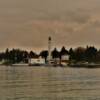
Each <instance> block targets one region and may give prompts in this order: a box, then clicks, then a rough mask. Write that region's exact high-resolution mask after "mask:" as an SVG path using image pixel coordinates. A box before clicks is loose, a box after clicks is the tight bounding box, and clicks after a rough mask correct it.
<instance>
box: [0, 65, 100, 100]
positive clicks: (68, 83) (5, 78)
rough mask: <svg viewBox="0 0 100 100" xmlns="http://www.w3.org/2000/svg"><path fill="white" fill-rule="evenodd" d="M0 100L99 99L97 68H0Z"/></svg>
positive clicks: (99, 84)
mask: <svg viewBox="0 0 100 100" xmlns="http://www.w3.org/2000/svg"><path fill="white" fill-rule="evenodd" d="M0 100H100V69H85V68H80V69H77V68H60V67H57V68H53V67H51V68H50V67H48V68H47V67H20V66H19V67H10V66H9V67H5V66H0Z"/></svg>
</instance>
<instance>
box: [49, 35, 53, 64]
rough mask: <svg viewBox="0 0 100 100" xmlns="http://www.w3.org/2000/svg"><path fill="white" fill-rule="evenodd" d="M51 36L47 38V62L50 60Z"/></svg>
mask: <svg viewBox="0 0 100 100" xmlns="http://www.w3.org/2000/svg"><path fill="white" fill-rule="evenodd" d="M51 40H52V39H51V37H49V38H48V53H49V55H48V63H49V64H50V61H51Z"/></svg>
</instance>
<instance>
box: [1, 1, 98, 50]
mask: <svg viewBox="0 0 100 100" xmlns="http://www.w3.org/2000/svg"><path fill="white" fill-rule="evenodd" d="M48 36H52V38H53V46H56V47H61V46H63V45H65V46H66V48H69V47H72V46H73V47H75V46H86V45H96V46H97V47H100V0H0V49H5V48H7V47H8V48H13V47H14V48H17V47H18V48H25V49H41V48H43V49H46V48H47V38H48Z"/></svg>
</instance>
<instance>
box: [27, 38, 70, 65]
mask: <svg viewBox="0 0 100 100" xmlns="http://www.w3.org/2000/svg"><path fill="white" fill-rule="evenodd" d="M51 47H52V39H51V37H49V38H48V50H47V51H42V52H41V53H40V55H39V56H36V55H34V56H33V57H31V58H30V59H29V65H54V66H56V65H67V63H68V60H69V53H68V51H67V50H66V49H65V47H63V48H62V49H61V51H58V50H57V49H56V48H55V49H54V50H52V48H51Z"/></svg>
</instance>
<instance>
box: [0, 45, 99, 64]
mask: <svg viewBox="0 0 100 100" xmlns="http://www.w3.org/2000/svg"><path fill="white" fill-rule="evenodd" d="M63 55H68V56H69V62H81V61H86V62H96V63H97V62H98V63H99V62H100V50H97V48H95V47H94V46H90V47H88V46H87V47H86V48H83V47H78V48H76V49H73V48H70V49H69V50H66V49H65V47H62V49H61V50H60V51H58V50H57V48H55V49H54V50H53V51H52V58H53V59H55V58H59V59H61V56H63ZM39 56H41V57H42V58H44V59H45V61H46V62H47V57H48V51H47V50H43V51H41V52H40V53H39V54H38V55H37V54H36V53H35V52H33V51H30V52H28V51H26V50H20V49H12V50H9V49H8V48H7V49H6V50H5V52H1V53H0V61H4V63H5V64H13V63H20V62H24V63H27V62H28V59H29V58H34V57H39Z"/></svg>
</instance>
